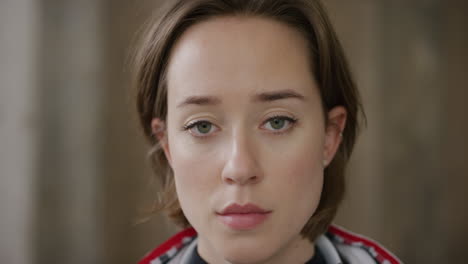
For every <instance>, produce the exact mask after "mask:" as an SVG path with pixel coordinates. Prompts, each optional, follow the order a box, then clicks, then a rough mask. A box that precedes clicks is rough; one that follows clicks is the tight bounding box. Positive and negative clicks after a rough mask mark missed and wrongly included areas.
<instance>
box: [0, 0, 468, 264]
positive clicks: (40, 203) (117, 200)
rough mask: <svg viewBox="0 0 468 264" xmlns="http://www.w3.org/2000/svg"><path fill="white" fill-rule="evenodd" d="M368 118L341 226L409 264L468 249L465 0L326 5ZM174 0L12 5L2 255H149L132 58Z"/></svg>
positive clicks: (1, 137)
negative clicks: (146, 29) (148, 26)
mask: <svg viewBox="0 0 468 264" xmlns="http://www.w3.org/2000/svg"><path fill="white" fill-rule="evenodd" d="M324 2H325V4H326V6H327V7H328V10H329V13H330V16H331V18H332V21H333V23H334V25H335V27H336V29H337V32H338V34H339V37H340V39H341V40H342V43H343V45H344V48H345V51H346V53H347V55H348V57H349V60H350V63H351V66H352V69H353V71H354V73H355V76H356V80H357V82H358V85H359V88H360V89H361V91H362V94H363V97H364V104H365V108H366V112H367V115H368V121H369V124H368V127H367V128H366V129H365V130H364V131H363V133H362V135H361V137H360V139H359V141H358V145H357V148H356V152H355V153H354V156H353V158H352V162H351V165H350V167H349V174H348V176H347V177H348V178H347V182H348V187H349V188H348V194H347V196H346V200H345V202H344V204H343V207H342V210H341V211H340V213H339V215H338V217H337V219H336V222H337V223H338V224H341V225H343V226H345V227H347V228H349V229H351V230H353V231H356V232H358V233H362V234H365V235H368V236H370V237H372V238H374V239H375V240H377V241H379V242H381V243H382V244H383V245H385V246H386V247H388V248H389V249H390V250H392V251H394V252H395V253H396V254H397V255H398V256H399V257H400V258H401V259H402V260H403V261H404V262H405V263H462V262H463V260H464V259H465V258H464V256H463V253H464V252H466V250H467V249H468V246H467V242H466V239H465V236H466V235H468V224H467V223H468V210H467V209H468V208H467V205H466V204H467V202H468V200H467V198H466V195H465V189H467V188H468V178H467V176H468V175H467V172H468V165H467V163H468V160H467V158H466V156H467V151H466V149H467V148H468V145H467V141H466V132H467V131H468V127H467V122H466V121H467V118H466V116H467V114H468V112H467V111H466V110H467V109H466V103H465V101H466V100H467V84H466V78H465V77H466V74H467V71H466V67H467V66H468V65H467V62H466V61H467V59H468V57H467V53H468V52H467V48H466V47H468V39H467V32H466V29H465V27H466V26H467V25H468V21H467V20H468V19H467V4H466V1H462V0H460V1H457V0H449V1H442V0H413V1H403V0H396V1H384V0H375V1H372V0H353V1H339V0H324ZM158 4H159V1H149V0H144V1H143V0H141V1H136V0H133V1H129V0H114V1H111V0H83V1H72V0H62V1H57V0H56V1H54V0H42V1H34V0H5V1H2V2H1V3H0V25H1V27H0V30H1V31H0V32H1V34H0V37H1V38H0V65H1V68H0V132H1V134H0V147H1V150H0V157H1V158H0V162H1V163H0V173H1V177H0V212H1V216H0V262H2V263H58V262H67V263H135V262H136V261H137V259H139V258H140V257H141V256H142V255H144V254H145V253H146V252H147V251H148V250H150V249H151V248H153V247H154V246H155V245H157V244H159V243H160V242H162V241H163V240H165V239H166V238H167V237H168V236H170V235H171V234H172V233H173V232H174V228H173V226H172V225H170V224H169V223H167V222H165V221H164V218H163V217H160V216H156V217H154V218H152V219H151V220H150V221H148V222H146V223H143V224H139V225H134V224H133V220H134V219H135V218H136V217H137V216H138V212H139V208H142V207H144V206H147V205H149V203H150V202H151V199H152V197H153V194H152V192H151V191H152V189H151V186H149V185H148V178H149V177H150V171H149V165H148V163H147V162H146V151H147V150H148V148H147V146H146V144H145V142H144V140H143V137H142V134H141V132H140V131H139V127H138V123H137V121H136V115H135V108H134V102H133V100H132V95H131V91H130V89H129V86H128V76H129V73H128V68H126V60H127V57H128V54H129V52H130V48H131V47H132V40H133V38H134V35H135V33H136V31H137V30H138V28H139V27H140V26H141V24H142V23H143V21H144V20H145V19H146V18H147V17H148V15H149V14H150V11H151V10H153V9H154V8H156V7H157V6H158Z"/></svg>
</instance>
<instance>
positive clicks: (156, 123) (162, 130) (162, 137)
mask: <svg viewBox="0 0 468 264" xmlns="http://www.w3.org/2000/svg"><path fill="white" fill-rule="evenodd" d="M151 131H152V132H153V135H154V136H155V137H156V138H157V140H158V142H159V143H160V144H161V147H162V149H163V150H164V155H166V159H167V161H168V162H169V165H170V166H171V167H172V159H171V152H170V151H169V143H168V138H167V128H166V124H165V122H164V121H163V120H161V119H160V118H153V119H152V120H151Z"/></svg>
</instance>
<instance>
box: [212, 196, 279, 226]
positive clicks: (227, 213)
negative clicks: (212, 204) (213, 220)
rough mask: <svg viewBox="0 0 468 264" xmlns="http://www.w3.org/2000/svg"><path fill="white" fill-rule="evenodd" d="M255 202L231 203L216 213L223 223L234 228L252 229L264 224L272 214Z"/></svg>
mask: <svg viewBox="0 0 468 264" xmlns="http://www.w3.org/2000/svg"><path fill="white" fill-rule="evenodd" d="M271 212H272V211H271V210H266V209H263V208H261V207H259V206H257V205H255V204H251V203H249V204H245V205H239V204H231V205H229V206H227V207H226V208H224V209H223V210H222V211H221V212H219V213H216V214H217V216H218V218H219V219H220V220H221V222H222V223H224V224H225V225H227V226H228V227H230V228H231V229H234V230H250V229H254V228H255V227H257V226H259V225H260V224H262V223H263V222H264V221H265V220H266V219H267V218H268V216H269V215H270V214H271Z"/></svg>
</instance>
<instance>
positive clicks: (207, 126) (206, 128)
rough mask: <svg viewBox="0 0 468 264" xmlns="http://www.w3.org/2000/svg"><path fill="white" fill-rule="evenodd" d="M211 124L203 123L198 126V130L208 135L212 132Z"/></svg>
mask: <svg viewBox="0 0 468 264" xmlns="http://www.w3.org/2000/svg"><path fill="white" fill-rule="evenodd" d="M210 128H211V124H209V123H206V122H203V123H200V124H199V125H198V130H199V131H200V132H202V133H204V134H205V133H208V132H210Z"/></svg>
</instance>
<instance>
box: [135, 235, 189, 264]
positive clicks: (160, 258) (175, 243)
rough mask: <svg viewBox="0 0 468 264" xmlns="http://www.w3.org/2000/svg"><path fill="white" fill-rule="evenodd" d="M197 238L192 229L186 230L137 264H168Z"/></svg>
mask: <svg viewBox="0 0 468 264" xmlns="http://www.w3.org/2000/svg"><path fill="white" fill-rule="evenodd" d="M196 236H197V232H196V231H195V229H193V228H187V229H184V230H182V231H180V232H179V233H177V234H175V235H174V236H172V237H171V238H169V239H168V240H167V241H166V242H164V243H163V244H161V245H160V246H159V247H157V248H155V249H154V250H152V251H151V252H149V253H148V254H146V256H145V257H143V258H142V259H141V260H140V261H139V262H138V264H158V263H168V261H169V260H172V259H173V258H175V256H176V255H178V253H180V252H181V251H182V250H183V249H184V248H186V246H187V245H188V244H190V242H192V241H193V240H194V239H195V238H196Z"/></svg>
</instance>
